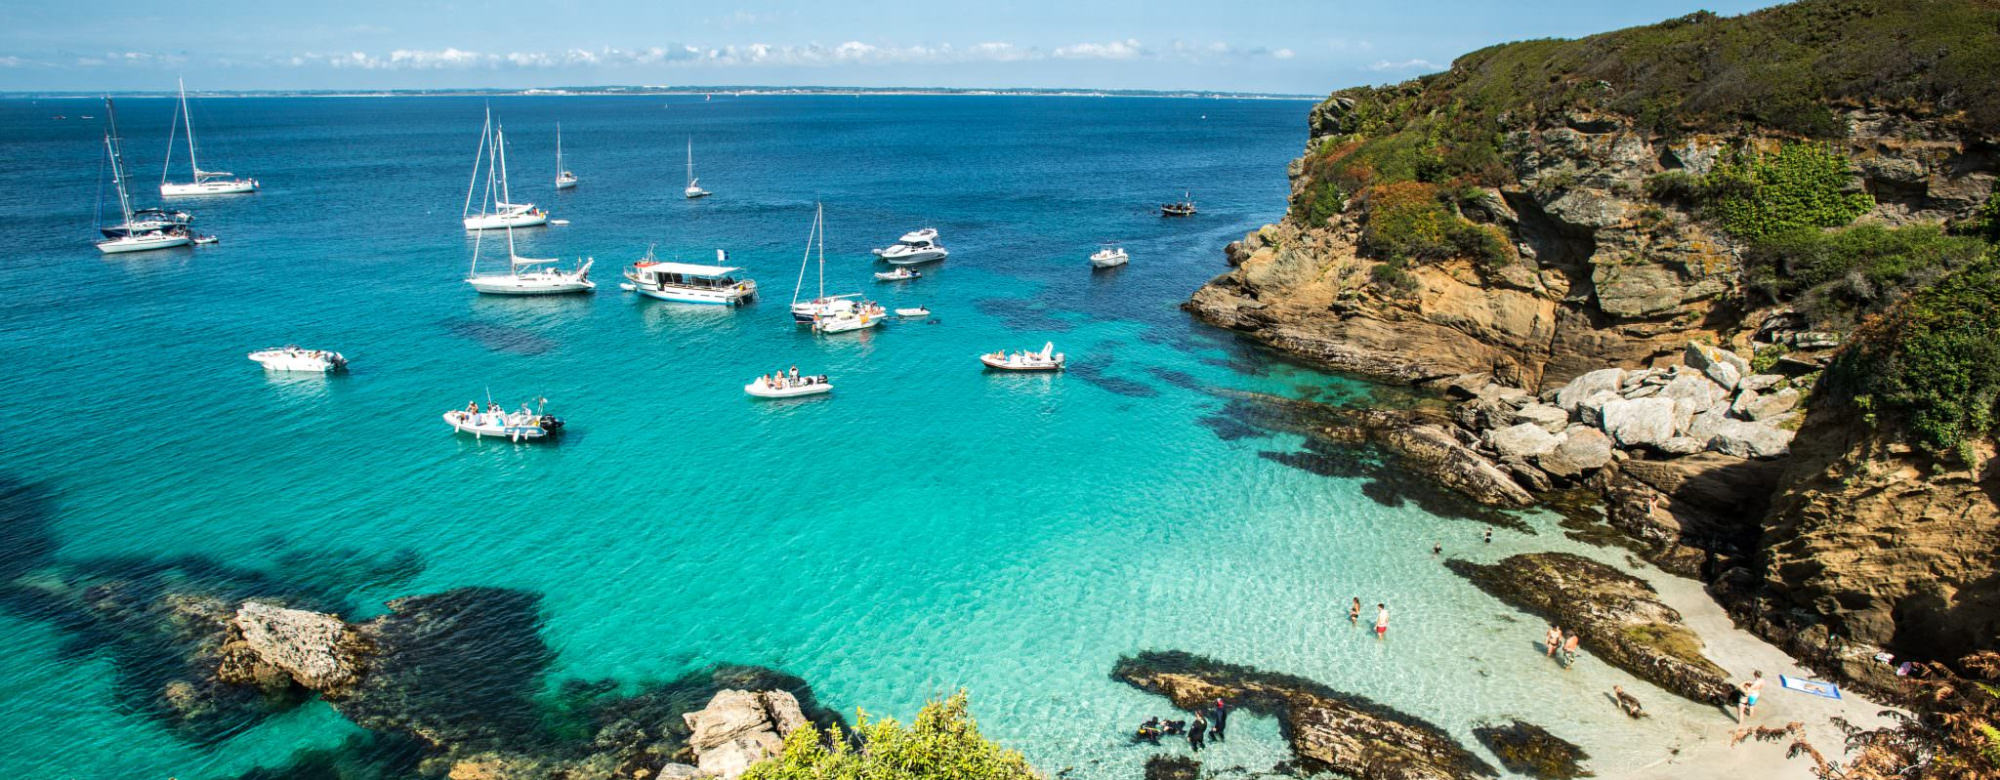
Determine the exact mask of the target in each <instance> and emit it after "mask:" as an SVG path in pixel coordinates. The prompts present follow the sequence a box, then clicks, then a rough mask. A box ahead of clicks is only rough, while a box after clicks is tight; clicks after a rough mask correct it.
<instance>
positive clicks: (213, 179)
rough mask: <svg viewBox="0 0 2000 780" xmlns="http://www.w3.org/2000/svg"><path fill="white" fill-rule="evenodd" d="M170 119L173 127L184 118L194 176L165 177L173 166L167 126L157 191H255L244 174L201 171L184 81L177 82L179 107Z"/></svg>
mask: <svg viewBox="0 0 2000 780" xmlns="http://www.w3.org/2000/svg"><path fill="white" fill-rule="evenodd" d="M174 119H175V120H176V121H175V123H174V128H176V129H177V128H178V127H179V126H180V125H181V124H183V122H182V121H179V120H185V124H186V125H187V138H188V168H189V170H191V171H193V172H194V180H193V181H185V182H174V181H167V174H168V172H169V171H172V170H173V167H174V130H173V129H169V130H168V131H167V162H166V165H164V166H162V167H161V170H160V195H162V196H174V195H236V194H241V193H246V192H256V191H257V180H256V179H252V178H248V177H244V178H236V174H233V173H230V172H228V171H204V170H202V169H201V160H200V158H198V157H196V156H195V145H194V114H193V113H191V112H189V111H188V93H187V82H186V81H182V82H181V110H180V113H179V114H176V115H174Z"/></svg>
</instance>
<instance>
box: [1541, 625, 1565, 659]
mask: <svg viewBox="0 0 2000 780" xmlns="http://www.w3.org/2000/svg"><path fill="white" fill-rule="evenodd" d="M1562 643H1563V630H1562V626H1558V625H1556V624H1554V623H1550V624H1549V632H1548V633H1546V634H1543V635H1542V644H1543V645H1545V646H1547V647H1548V650H1549V651H1548V653H1547V655H1548V657H1550V658H1554V657H1556V651H1557V650H1560V649H1562Z"/></svg>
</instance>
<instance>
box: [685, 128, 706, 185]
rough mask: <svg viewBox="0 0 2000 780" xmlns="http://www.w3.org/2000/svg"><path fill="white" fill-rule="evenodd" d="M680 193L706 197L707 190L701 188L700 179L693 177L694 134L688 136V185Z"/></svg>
mask: <svg viewBox="0 0 2000 780" xmlns="http://www.w3.org/2000/svg"><path fill="white" fill-rule="evenodd" d="M681 194H683V195H686V196H688V197H689V198H690V199H692V198H706V197H708V196H709V192H708V190H704V189H702V188H701V180H700V179H697V178H695V177H694V136H688V186H687V189H684V190H681Z"/></svg>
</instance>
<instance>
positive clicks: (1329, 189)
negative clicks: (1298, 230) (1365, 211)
mask: <svg viewBox="0 0 2000 780" xmlns="http://www.w3.org/2000/svg"><path fill="white" fill-rule="evenodd" d="M1346 210H1347V191H1346V190H1344V189H1341V187H1340V185H1339V184H1336V183H1334V182H1330V181H1319V182H1313V183H1312V184H1311V185H1308V186H1307V187H1306V189H1305V191H1303V192H1301V193H1299V202H1298V204H1297V213H1298V214H1299V215H1300V216H1301V217H1304V219H1305V222H1306V224H1308V225H1324V224H1326V221H1327V220H1328V219H1330V218H1332V217H1333V215H1335V214H1339V213H1341V212H1343V211H1346Z"/></svg>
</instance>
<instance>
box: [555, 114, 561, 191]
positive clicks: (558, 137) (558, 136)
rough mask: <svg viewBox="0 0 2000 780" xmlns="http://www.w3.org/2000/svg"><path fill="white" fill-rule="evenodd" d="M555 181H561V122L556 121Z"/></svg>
mask: <svg viewBox="0 0 2000 780" xmlns="http://www.w3.org/2000/svg"><path fill="white" fill-rule="evenodd" d="M556 181H558V182H560V181H562V123H561V122H557V123H556Z"/></svg>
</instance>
